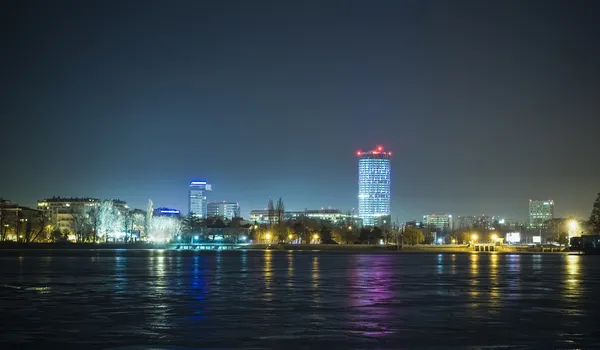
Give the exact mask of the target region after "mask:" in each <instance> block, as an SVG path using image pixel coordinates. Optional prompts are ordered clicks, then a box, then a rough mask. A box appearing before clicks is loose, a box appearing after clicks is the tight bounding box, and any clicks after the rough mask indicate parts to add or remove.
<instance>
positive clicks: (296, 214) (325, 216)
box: [250, 209, 362, 228]
mask: <svg viewBox="0 0 600 350" xmlns="http://www.w3.org/2000/svg"><path fill="white" fill-rule="evenodd" d="M303 217H304V218H308V219H313V220H318V221H327V222H330V223H333V224H336V225H346V226H355V227H357V228H358V227H361V226H362V221H361V220H360V219H359V218H358V216H356V215H352V214H351V213H343V212H342V211H341V210H339V209H312V210H311V209H307V210H299V211H286V212H285V214H284V218H285V220H301V219H302V218H303ZM277 220H278V219H277V217H276V215H275V213H272V221H273V223H277ZM250 222H252V223H258V224H268V223H269V210H268V209H254V210H251V211H250Z"/></svg>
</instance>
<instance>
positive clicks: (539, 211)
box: [529, 199, 554, 228]
mask: <svg viewBox="0 0 600 350" xmlns="http://www.w3.org/2000/svg"><path fill="white" fill-rule="evenodd" d="M553 218H554V201H553V200H551V199H550V200H532V199H530V200H529V227H532V228H533V227H538V228H539V227H542V226H544V225H545V223H546V221H548V220H552V219H553Z"/></svg>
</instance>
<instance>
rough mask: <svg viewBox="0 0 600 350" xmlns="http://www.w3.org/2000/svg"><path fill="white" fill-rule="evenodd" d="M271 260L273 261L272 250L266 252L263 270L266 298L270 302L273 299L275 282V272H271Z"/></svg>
mask: <svg viewBox="0 0 600 350" xmlns="http://www.w3.org/2000/svg"><path fill="white" fill-rule="evenodd" d="M271 259H272V255H271V251H270V250H265V267H264V270H263V273H264V275H263V278H264V280H265V290H266V291H265V294H264V296H265V298H266V300H268V301H271V300H272V297H273V292H272V290H271V282H273V272H272V271H271Z"/></svg>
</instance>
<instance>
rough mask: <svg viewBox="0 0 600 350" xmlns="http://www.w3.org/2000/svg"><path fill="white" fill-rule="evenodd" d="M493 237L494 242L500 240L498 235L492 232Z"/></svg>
mask: <svg viewBox="0 0 600 350" xmlns="http://www.w3.org/2000/svg"><path fill="white" fill-rule="evenodd" d="M491 238H492V242H497V241H498V235H497V234H495V233H492V236H491Z"/></svg>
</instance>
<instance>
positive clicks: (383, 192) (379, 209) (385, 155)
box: [356, 146, 392, 226]
mask: <svg viewBox="0 0 600 350" xmlns="http://www.w3.org/2000/svg"><path fill="white" fill-rule="evenodd" d="M356 155H357V156H358V158H359V159H358V216H359V217H360V218H361V219H362V221H363V224H364V225H365V226H373V225H374V224H375V221H376V220H375V219H376V218H377V217H378V216H389V215H391V192H390V183H391V177H390V176H391V164H390V159H391V156H392V152H385V151H384V150H383V147H382V146H378V147H377V148H376V149H375V150H372V151H368V152H362V151H358V152H357V153H356Z"/></svg>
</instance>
